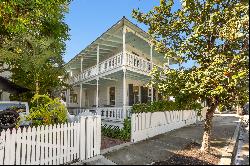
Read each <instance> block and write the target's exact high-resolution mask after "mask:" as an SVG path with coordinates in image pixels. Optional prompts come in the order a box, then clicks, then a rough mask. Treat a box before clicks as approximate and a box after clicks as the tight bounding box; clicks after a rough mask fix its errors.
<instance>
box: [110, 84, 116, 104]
mask: <svg viewBox="0 0 250 166" xmlns="http://www.w3.org/2000/svg"><path fill="white" fill-rule="evenodd" d="M109 104H110V105H113V106H114V105H115V87H110V88H109Z"/></svg>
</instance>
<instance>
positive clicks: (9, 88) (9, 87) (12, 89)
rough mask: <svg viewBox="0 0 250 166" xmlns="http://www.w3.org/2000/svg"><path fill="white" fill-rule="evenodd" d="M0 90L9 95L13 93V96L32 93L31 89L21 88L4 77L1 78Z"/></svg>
mask: <svg viewBox="0 0 250 166" xmlns="http://www.w3.org/2000/svg"><path fill="white" fill-rule="evenodd" d="M0 90H3V91H5V92H8V93H12V94H19V93H24V92H28V91H30V90H29V89H27V88H24V87H21V86H19V85H17V84H15V83H14V82H12V81H10V80H8V79H7V78H4V77H2V76H0Z"/></svg>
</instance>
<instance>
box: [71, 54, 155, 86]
mask: <svg viewBox="0 0 250 166" xmlns="http://www.w3.org/2000/svg"><path fill="white" fill-rule="evenodd" d="M123 59H125V63H124V65H125V66H126V67H128V68H130V69H131V70H133V71H135V72H139V73H141V74H145V75H148V73H149V72H150V71H151V68H152V67H151V62H150V61H149V60H147V59H144V58H142V57H139V56H138V55H136V54H133V53H130V52H126V53H125V58H123V52H120V53H118V54H116V55H114V56H112V57H110V58H108V59H106V60H104V61H103V62H100V63H99V65H98V66H99V67H98V70H97V65H95V66H92V67H90V68H87V69H85V70H83V72H81V73H79V74H75V75H73V76H72V77H70V79H69V83H70V84H75V83H78V82H82V81H86V80H88V79H91V78H93V77H95V76H97V75H102V74H104V73H107V72H110V71H112V70H114V69H117V68H121V67H122V66H123ZM154 66H157V65H155V64H154ZM158 67H159V66H158Z"/></svg>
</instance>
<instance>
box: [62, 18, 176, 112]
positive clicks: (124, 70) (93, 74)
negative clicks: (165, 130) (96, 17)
mask: <svg viewBox="0 0 250 166" xmlns="http://www.w3.org/2000/svg"><path fill="white" fill-rule="evenodd" d="M150 40H151V38H150V35H148V34H147V33H146V32H145V31H143V30H142V29H140V28H139V27H137V26H136V25H135V24H133V23H132V22H130V21H129V20H127V19H126V18H125V17H123V18H122V19H121V20H120V21H118V22H117V23H116V24H115V25H113V26H112V27H111V28H110V29H108V30H107V31H106V32H105V33H103V34H102V35H101V36H100V37H98V38H97V39H96V40H95V41H93V42H92V43H91V44H90V45H89V46H87V47H86V48H85V49H84V50H82V51H81V52H80V53H79V54H78V55H76V56H75V57H74V58H73V59H71V60H70V61H69V62H68V63H67V64H66V70H67V71H68V72H69V75H70V79H69V83H70V84H71V85H72V86H73V88H72V89H71V90H67V93H66V102H67V106H68V107H78V108H82V109H84V108H86V109H87V108H92V109H94V108H95V107H98V108H105V110H108V109H110V110H114V109H116V110H118V109H119V110H123V114H125V115H126V112H127V110H128V109H130V107H131V106H132V105H133V104H135V103H147V102H150V101H155V100H158V99H159V95H158V93H157V91H155V90H154V89H152V88H147V87H146V84H147V83H148V82H149V81H150V79H151V77H150V76H149V75H148V74H149V72H150V71H151V69H152V66H157V67H158V68H163V65H164V62H165V63H166V60H165V59H164V55H163V54H159V53H157V52H156V51H155V50H154V46H153V45H152V44H150ZM171 63H172V62H171V61H170V60H168V65H170V64H171ZM97 69H98V70H97ZM152 94H153V95H152Z"/></svg>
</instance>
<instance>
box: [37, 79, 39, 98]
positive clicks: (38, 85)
mask: <svg viewBox="0 0 250 166" xmlns="http://www.w3.org/2000/svg"><path fill="white" fill-rule="evenodd" d="M36 94H37V95H38V94H39V80H38V76H36Z"/></svg>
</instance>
